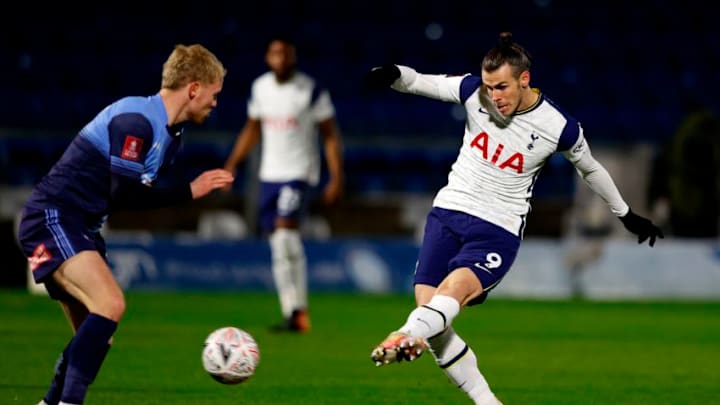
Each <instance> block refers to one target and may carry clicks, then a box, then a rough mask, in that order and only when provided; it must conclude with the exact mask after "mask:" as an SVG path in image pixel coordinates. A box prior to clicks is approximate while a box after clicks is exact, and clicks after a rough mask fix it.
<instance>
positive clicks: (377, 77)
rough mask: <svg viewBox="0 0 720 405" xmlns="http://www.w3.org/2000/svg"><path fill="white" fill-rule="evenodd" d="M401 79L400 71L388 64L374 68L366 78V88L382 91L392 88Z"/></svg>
mask: <svg viewBox="0 0 720 405" xmlns="http://www.w3.org/2000/svg"><path fill="white" fill-rule="evenodd" d="M399 77H400V69H399V68H398V67H397V66H395V65H393V64H387V65H383V66H378V67H374V68H372V70H370V72H368V74H367V75H366V76H365V86H367V87H368V88H369V89H372V90H380V89H384V88H387V87H390V85H391V84H393V83H394V82H395V80H397V79H398V78H399Z"/></svg>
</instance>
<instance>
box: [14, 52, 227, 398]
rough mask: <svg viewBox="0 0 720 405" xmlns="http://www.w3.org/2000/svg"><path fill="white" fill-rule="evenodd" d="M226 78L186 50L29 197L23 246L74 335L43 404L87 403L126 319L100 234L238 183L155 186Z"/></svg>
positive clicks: (102, 119)
mask: <svg viewBox="0 0 720 405" xmlns="http://www.w3.org/2000/svg"><path fill="white" fill-rule="evenodd" d="M225 74H226V70H225V68H224V67H223V65H222V63H221V62H220V61H219V60H218V59H217V57H216V56H215V55H214V54H213V53H211V52H210V51H209V50H208V49H206V48H205V47H203V46H202V45H199V44H194V45H189V46H186V45H177V46H176V47H175V48H174V49H173V51H172V53H171V54H170V56H169V57H168V59H167V60H166V62H165V63H164V65H163V70H162V82H161V87H160V90H159V91H158V93H156V94H154V95H152V96H148V97H125V98H122V99H120V100H118V101H116V102H114V103H112V104H110V105H109V106H107V107H106V108H105V109H103V110H102V111H101V112H100V113H99V114H98V115H97V116H95V118H94V119H93V120H92V121H90V122H89V123H88V124H87V125H86V126H85V127H84V128H83V129H82V130H81V131H80V132H79V133H78V135H77V136H76V137H75V138H74V139H73V141H72V143H71V144H70V145H69V146H68V148H67V149H66V151H65V152H64V154H63V155H62V157H61V158H60V159H59V160H58V161H57V162H56V163H55V165H54V166H53V167H52V168H51V169H50V172H49V173H48V174H47V175H46V176H45V177H44V178H43V179H42V180H41V181H40V182H39V183H38V184H37V185H36V187H35V188H34V190H33V191H32V193H31V195H30V196H29V198H28V200H27V202H26V204H25V206H24V209H23V212H22V216H21V221H20V226H19V235H18V236H19V241H20V243H21V245H22V249H23V251H24V253H25V255H26V256H27V258H28V261H29V263H30V268H31V271H32V274H33V277H34V279H35V282H36V283H44V284H45V287H46V288H47V291H48V293H49V295H50V297H52V298H53V299H55V300H58V301H59V302H60V304H61V306H62V309H63V311H64V313H65V315H66V317H67V318H68V320H69V321H70V324H71V326H72V328H73V331H74V336H73V338H72V339H71V340H70V342H69V343H68V345H67V346H66V347H65V349H64V350H63V352H62V353H61V355H60V358H59V359H58V362H57V364H56V366H55V374H54V377H53V379H52V381H51V384H50V388H49V389H48V391H47V393H46V395H45V397H44V398H43V400H42V401H41V402H40V404H43V405H44V404H47V405H57V404H58V403H59V404H82V403H83V401H84V400H85V396H86V392H87V389H88V387H89V385H90V384H91V383H92V382H93V380H94V379H95V377H96V376H97V374H98V371H99V370H100V367H101V365H102V363H103V361H104V359H105V356H106V354H107V352H108V350H109V348H110V344H111V341H112V336H113V334H114V333H115V330H116V328H117V325H118V322H119V321H120V318H121V317H122V316H123V313H124V312H125V298H124V294H123V291H122V289H121V288H120V286H119V285H118V283H117V282H116V280H115V278H114V277H113V274H112V272H111V270H110V268H109V267H108V262H107V259H106V254H105V253H106V250H105V243H104V240H103V238H102V236H101V234H100V229H101V227H102V225H103V224H104V222H105V220H106V219H107V217H108V215H109V214H111V213H112V212H113V211H114V210H119V209H152V208H158V207H162V206H167V205H171V204H178V203H182V202H185V201H190V200H192V199H197V198H201V197H203V196H205V195H207V194H208V193H210V192H211V191H213V190H215V189H219V188H222V187H225V186H226V185H227V184H230V183H232V181H233V175H232V174H231V173H229V172H228V171H226V170H224V169H212V170H208V171H205V172H203V173H201V174H200V175H199V176H198V177H197V178H195V179H194V180H193V181H192V182H191V183H190V184H179V185H176V186H174V187H173V186H168V187H163V188H159V187H153V185H154V183H155V181H156V179H157V177H158V175H159V174H160V173H161V172H162V171H164V170H165V169H167V168H168V167H169V166H170V165H171V164H172V162H173V159H174V158H175V155H176V154H177V152H178V150H179V149H180V146H181V143H182V133H183V129H184V125H185V124H186V123H188V122H192V123H194V124H201V123H203V122H204V121H205V120H206V119H207V117H208V116H209V115H210V113H211V111H212V110H213V108H215V107H216V106H217V97H218V94H219V93H220V91H221V90H222V85H223V81H224V78H225Z"/></svg>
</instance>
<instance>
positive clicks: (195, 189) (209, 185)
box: [190, 169, 235, 199]
mask: <svg viewBox="0 0 720 405" xmlns="http://www.w3.org/2000/svg"><path fill="white" fill-rule="evenodd" d="M234 180H235V177H234V176H233V174H232V173H230V172H229V171H227V170H225V169H213V170H207V171H204V172H202V173H201V174H200V175H199V176H197V177H196V178H195V180H193V181H192V183H190V189H191V190H192V196H193V199H198V198H200V197H204V196H206V195H207V194H208V193H210V192H211V191H213V190H215V189H218V188H223V187H225V186H227V185H229V184H232V182H233V181H234Z"/></svg>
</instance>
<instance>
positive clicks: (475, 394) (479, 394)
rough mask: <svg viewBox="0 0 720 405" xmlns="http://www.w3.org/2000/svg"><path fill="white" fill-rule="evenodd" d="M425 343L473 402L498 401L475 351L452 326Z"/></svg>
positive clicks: (488, 403)
mask: <svg viewBox="0 0 720 405" xmlns="http://www.w3.org/2000/svg"><path fill="white" fill-rule="evenodd" d="M428 344H429V345H430V352H431V353H432V354H433V357H434V358H435V362H436V363H437V365H438V366H440V368H442V370H443V372H444V373H445V375H447V376H448V378H449V379H450V381H452V382H453V383H454V384H455V385H456V386H458V387H459V388H460V389H461V390H463V391H465V392H466V393H467V394H468V396H470V398H471V399H472V400H473V401H474V402H475V404H477V405H498V404H500V401H498V399H497V398H496V397H495V394H493V392H492V391H491V390H490V386H489V385H488V383H487V381H486V380H485V377H484V376H483V375H482V373H480V370H479V369H478V365H477V357H476V356H475V353H474V352H473V350H472V349H471V348H470V347H469V346H468V345H467V343H465V341H464V340H462V338H460V336H458V335H457V334H456V333H455V331H454V330H453V328H452V327H449V328H447V329H446V330H445V331H443V333H441V334H440V335H437V336H434V337H432V338H430V339H428Z"/></svg>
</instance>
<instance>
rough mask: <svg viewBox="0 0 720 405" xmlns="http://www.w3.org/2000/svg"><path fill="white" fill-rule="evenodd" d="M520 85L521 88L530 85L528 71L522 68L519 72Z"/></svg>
mask: <svg viewBox="0 0 720 405" xmlns="http://www.w3.org/2000/svg"><path fill="white" fill-rule="evenodd" d="M520 85H521V86H522V88H523V89H526V88H528V87H530V71H529V70H524V71H523V72H522V73H520Z"/></svg>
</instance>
